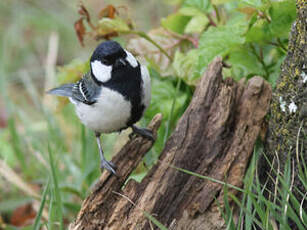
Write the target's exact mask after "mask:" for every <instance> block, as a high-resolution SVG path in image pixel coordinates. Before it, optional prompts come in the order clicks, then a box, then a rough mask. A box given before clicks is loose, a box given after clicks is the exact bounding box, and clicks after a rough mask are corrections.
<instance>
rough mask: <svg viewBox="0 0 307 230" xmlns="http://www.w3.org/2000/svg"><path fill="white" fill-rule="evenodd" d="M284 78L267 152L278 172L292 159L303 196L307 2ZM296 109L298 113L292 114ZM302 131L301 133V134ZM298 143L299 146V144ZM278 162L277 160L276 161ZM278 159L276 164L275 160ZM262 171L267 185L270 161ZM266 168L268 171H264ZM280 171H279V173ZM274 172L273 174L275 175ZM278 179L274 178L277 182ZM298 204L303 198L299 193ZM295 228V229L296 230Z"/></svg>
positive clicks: (300, 0) (302, 3)
mask: <svg viewBox="0 0 307 230" xmlns="http://www.w3.org/2000/svg"><path fill="white" fill-rule="evenodd" d="M281 70H282V71H281V74H280V77H279V79H278V82H277V85H276V89H275V91H274V93H273V96H272V103H271V106H270V120H269V129H268V137H267V141H266V145H265V152H266V155H267V156H268V158H269V159H271V160H272V161H273V162H274V163H273V165H274V167H275V169H276V170H275V172H276V171H280V172H283V169H284V166H285V162H286V160H287V157H288V156H290V157H291V161H292V162H293V163H295V166H294V169H295V171H294V174H295V175H296V176H295V180H294V186H295V187H296V188H298V189H299V190H300V191H301V192H302V194H306V189H304V186H303V184H302V182H301V181H300V180H299V179H298V161H297V153H298V154H299V156H302V158H303V159H300V160H299V162H300V164H302V163H303V162H305V163H306V162H307V151H306V146H307V138H306V134H307V129H306V127H307V126H306V124H307V119H306V118H307V89H306V85H307V2H306V0H297V20H296V22H295V23H294V24H293V26H292V29H291V34H290V39H289V46H288V54H287V57H286V59H285V61H284V63H283V65H282V68H281ZM291 104H292V108H294V107H293V105H295V106H297V110H292V111H291ZM299 130H300V132H299ZM297 140H298V143H297ZM277 157H278V158H277ZM274 158H275V159H274ZM273 159H274V160H273ZM259 165H260V167H261V168H262V170H261V172H262V173H263V174H262V175H260V178H262V179H264V180H263V182H264V183H265V182H266V179H267V175H268V173H269V172H270V170H271V169H270V166H269V165H268V164H267V162H266V159H264V158H263V160H262V161H261V162H260V164H259ZM264 167H266V170H263V168H264ZM277 167H278V168H279V169H278V170H277ZM271 172H272V171H271ZM274 177H276V175H273V178H274ZM267 188H268V189H269V190H270V191H271V192H272V193H273V194H274V189H275V184H274V183H272V181H271V180H269V183H268V186H267ZM294 193H295V194H296V197H297V199H298V201H299V202H300V201H301V200H302V199H303V197H302V196H301V195H299V194H298V193H296V192H295V190H294ZM303 207H304V210H307V202H306V201H305V202H304V205H303ZM295 228H296V227H295V226H292V229H295Z"/></svg>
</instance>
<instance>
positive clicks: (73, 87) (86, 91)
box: [47, 73, 100, 105]
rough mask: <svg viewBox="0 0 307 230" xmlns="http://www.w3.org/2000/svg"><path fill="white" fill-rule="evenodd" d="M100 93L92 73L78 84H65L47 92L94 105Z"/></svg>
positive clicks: (86, 75)
mask: <svg viewBox="0 0 307 230" xmlns="http://www.w3.org/2000/svg"><path fill="white" fill-rule="evenodd" d="M99 92H100V88H99V86H98V85H97V84H96V83H95V82H94V81H93V79H92V78H91V76H90V73H87V74H85V75H84V76H83V78H82V79H81V80H80V81H78V82H77V83H73V84H65V85H62V86H60V87H57V88H54V89H51V90H49V91H47V93H48V94H53V95H57V96H64V97H70V98H71V99H73V100H74V101H78V102H82V103H85V104H88V105H92V104H94V103H95V102H96V97H97V95H98V94H99Z"/></svg>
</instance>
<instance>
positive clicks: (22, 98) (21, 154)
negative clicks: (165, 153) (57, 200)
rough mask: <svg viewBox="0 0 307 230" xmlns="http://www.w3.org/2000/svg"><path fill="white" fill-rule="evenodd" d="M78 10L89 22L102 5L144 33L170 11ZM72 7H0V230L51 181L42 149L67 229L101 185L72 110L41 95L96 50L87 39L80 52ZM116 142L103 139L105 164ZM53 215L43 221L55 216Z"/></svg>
mask: <svg viewBox="0 0 307 230" xmlns="http://www.w3.org/2000/svg"><path fill="white" fill-rule="evenodd" d="M84 4H85V6H86V7H87V9H88V10H89V13H90V14H91V15H93V16H96V15H97V14H98V13H99V11H100V10H101V9H102V8H104V7H105V6H106V5H108V4H113V5H114V6H123V10H125V11H127V12H128V14H129V16H130V17H131V19H132V20H133V22H134V23H135V27H136V28H137V29H138V30H142V31H148V30H149V29H150V28H154V27H156V26H158V25H159V24H160V18H161V17H163V16H165V15H167V14H169V13H170V12H171V11H172V7H170V6H168V5H165V4H164V3H163V2H162V1H157V0H148V1H142V0H127V1H123V0H118V1H111V0H110V1H103V0H90V1H84ZM78 5H79V1H78V0H52V1H49V0H22V1H20V0H2V1H0V126H1V129H0V163H1V165H0V175H1V176H0V229H1V228H2V227H4V223H10V222H11V223H18V221H20V222H23V221H22V219H23V218H22V217H21V215H20V214H17V216H19V217H20V219H21V220H19V219H18V218H17V220H15V222H14V215H15V217H16V213H15V214H14V212H17V213H18V209H20V208H22V207H23V205H24V204H27V203H28V202H33V197H37V198H38V196H36V195H38V194H40V193H41V191H42V189H43V186H44V185H45V184H46V181H47V178H48V177H50V170H49V168H50V166H49V157H48V148H49V152H51V154H53V160H54V162H55V165H56V166H55V167H56V170H55V171H56V172H55V173H56V174H57V175H56V176H57V178H58V184H59V187H60V189H61V192H62V202H63V203H64V206H65V208H64V216H65V220H66V221H68V220H70V219H69V218H70V217H72V216H73V215H75V214H76V212H77V211H78V209H79V207H80V201H81V199H83V198H84V197H85V195H86V193H87V192H88V191H89V187H90V186H92V185H93V183H94V182H95V181H96V180H97V179H98V177H99V174H100V172H99V156H98V151H97V146H96V143H95V139H94V137H93V134H92V133H91V132H90V131H88V130H86V129H84V127H83V126H82V125H81V124H80V122H79V121H78V119H77V117H76V115H75V114H74V111H73V106H72V105H69V104H68V105H67V106H65V107H64V108H63V109H57V108H56V106H57V105H58V101H57V99H56V97H51V96H46V95H45V94H44V92H45V91H46V90H47V89H48V88H51V87H54V86H56V85H58V84H59V83H58V82H59V80H58V79H57V77H56V74H57V71H58V68H59V67H61V66H63V65H65V64H68V63H70V62H71V60H73V59H74V60H75V61H74V62H80V63H82V62H85V61H87V60H88V58H89V57H90V55H91V52H92V51H93V49H94V48H95V46H96V45H97V44H98V42H100V41H94V40H93V39H89V38H88V39H87V38H86V39H85V46H84V47H82V46H81V45H80V43H79V41H78V38H77V36H76V33H75V30H74V23H75V21H76V20H77V19H78V18H79V14H78ZM93 20H94V19H93ZM143 122H144V121H143ZM123 136H124V138H123V140H122V141H119V142H121V143H123V142H124V141H125V138H126V134H123ZM117 138H118V134H112V135H106V136H105V137H103V146H104V150H105V152H106V153H107V158H110V157H111V156H110V155H111V154H112V153H113V151H114V150H113V149H114V148H115V149H118V146H120V145H121V144H117V145H116V144H115V141H116V139H117ZM13 170H14V171H13ZM141 171H143V170H141ZM50 196H52V195H50ZM34 201H35V199H34ZM35 202H36V201H35ZM35 202H34V203H35ZM31 208H32V207H31ZM36 208H37V207H36ZM54 210H55V211H54V213H52V210H51V213H49V219H50V218H51V219H52V218H56V217H52V215H54V216H56V215H58V213H56V212H57V209H54ZM36 211H37V210H36ZM25 213H26V215H30V214H31V212H30V211H29V210H28V211H25ZM12 218H13V219H12ZM32 219H33V217H32ZM6 227H7V228H9V227H8V226H7V225H6Z"/></svg>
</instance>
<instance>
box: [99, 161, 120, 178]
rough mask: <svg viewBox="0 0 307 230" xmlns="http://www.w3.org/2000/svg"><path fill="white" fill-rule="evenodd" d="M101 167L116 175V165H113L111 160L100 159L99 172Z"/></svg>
mask: <svg viewBox="0 0 307 230" xmlns="http://www.w3.org/2000/svg"><path fill="white" fill-rule="evenodd" d="M103 169H106V170H108V171H109V172H111V173H113V174H114V175H116V165H114V164H113V163H112V162H111V161H106V160H102V161H100V170H101V172H102V171H103Z"/></svg>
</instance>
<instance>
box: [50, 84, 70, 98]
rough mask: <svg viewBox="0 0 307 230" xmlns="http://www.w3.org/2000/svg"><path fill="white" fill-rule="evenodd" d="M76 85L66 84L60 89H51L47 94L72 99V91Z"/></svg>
mask: <svg viewBox="0 0 307 230" xmlns="http://www.w3.org/2000/svg"><path fill="white" fill-rule="evenodd" d="M74 85H75V84H65V85H61V86H60V87H57V88H54V89H50V90H48V91H47V92H46V93H47V94H53V95H57V96H63V97H72V89H73V87H74Z"/></svg>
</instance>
